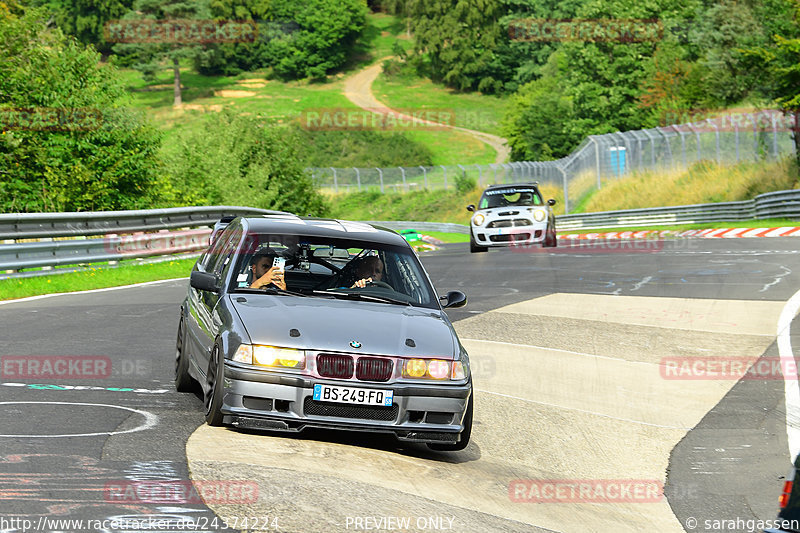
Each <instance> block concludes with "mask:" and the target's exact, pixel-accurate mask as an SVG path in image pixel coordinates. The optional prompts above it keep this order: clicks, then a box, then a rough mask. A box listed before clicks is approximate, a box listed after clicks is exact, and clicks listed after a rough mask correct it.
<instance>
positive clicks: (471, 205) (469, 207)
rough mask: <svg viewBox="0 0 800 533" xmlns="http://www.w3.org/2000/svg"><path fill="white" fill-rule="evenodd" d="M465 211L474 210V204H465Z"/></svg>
mask: <svg viewBox="0 0 800 533" xmlns="http://www.w3.org/2000/svg"><path fill="white" fill-rule="evenodd" d="M467 211H475V205H474V204H469V205H468V206H467Z"/></svg>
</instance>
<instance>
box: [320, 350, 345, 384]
mask: <svg viewBox="0 0 800 533" xmlns="http://www.w3.org/2000/svg"><path fill="white" fill-rule="evenodd" d="M353 367H354V365H353V358H352V357H350V356H349V355H336V354H321V355H318V356H317V372H318V373H319V375H320V376H324V377H326V378H337V379H350V378H351V377H353Z"/></svg>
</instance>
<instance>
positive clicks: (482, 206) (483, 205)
mask: <svg viewBox="0 0 800 533" xmlns="http://www.w3.org/2000/svg"><path fill="white" fill-rule="evenodd" d="M487 207H489V198H488V197H487V196H482V197H481V201H480V203H479V204H478V209H486V208H487Z"/></svg>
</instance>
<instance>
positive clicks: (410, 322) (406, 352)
mask: <svg viewBox="0 0 800 533" xmlns="http://www.w3.org/2000/svg"><path fill="white" fill-rule="evenodd" d="M231 303H232V305H233V307H234V309H235V310H236V312H237V313H238V315H239V317H240V318H241V320H242V323H243V324H244V327H245V329H246V330H247V333H248V334H249V336H250V339H251V342H252V343H253V344H265V345H270V346H281V347H286V348H300V349H307V350H320V351H335V352H350V353H364V354H375V355H387V356H402V357H438V358H444V359H452V358H454V357H455V354H456V353H457V350H456V345H457V342H456V339H455V332H454V331H453V330H452V327H451V326H450V324H449V322H448V321H447V320H445V319H444V318H443V317H442V313H441V311H439V310H435V309H423V308H417V307H410V306H401V305H392V304H384V303H373V302H364V301H358V302H354V301H347V300H333V299H327V298H311V297H307V298H302V297H292V296H279V295H261V294H247V295H236V296H233V297H232V298H231ZM293 329H294V330H297V331H298V332H299V333H300V335H299V336H292V335H291V334H290V331H291V330H293ZM295 335H296V333H295ZM409 339H410V341H409Z"/></svg>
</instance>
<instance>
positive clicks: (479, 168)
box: [475, 165, 483, 187]
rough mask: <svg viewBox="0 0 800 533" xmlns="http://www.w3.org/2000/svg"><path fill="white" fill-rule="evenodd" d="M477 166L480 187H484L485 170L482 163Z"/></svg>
mask: <svg viewBox="0 0 800 533" xmlns="http://www.w3.org/2000/svg"><path fill="white" fill-rule="evenodd" d="M475 166H476V167H478V187H483V171H482V170H481V166H480V165H475Z"/></svg>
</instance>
